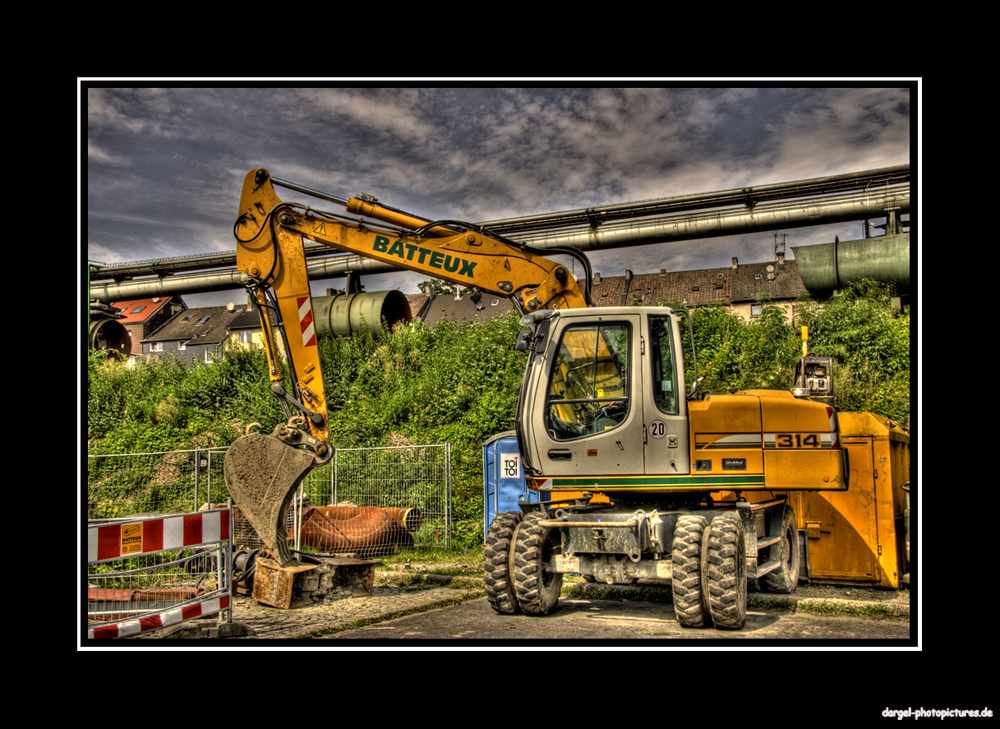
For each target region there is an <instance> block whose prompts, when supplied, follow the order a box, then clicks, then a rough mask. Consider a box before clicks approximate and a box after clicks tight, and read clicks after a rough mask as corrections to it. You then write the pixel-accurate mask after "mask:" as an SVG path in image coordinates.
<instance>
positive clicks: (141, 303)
mask: <svg viewBox="0 0 1000 729" xmlns="http://www.w3.org/2000/svg"><path fill="white" fill-rule="evenodd" d="M171 298H172V297H170V296H155V297H152V298H149V299H130V300H129V301H115V302H113V303H112V304H111V306H113V307H114V308H116V309H120V310H122V313H123V314H124V317H123V318H121V319H119V320H118V321H119V322H120V323H122V324H133V323H138V322H142V321H146V319H148V318H149V317H151V316H152V315H153V314H155V313H156V312H157V311H159V310H160V309H162V308H163V307H164V306H168V305H169V304H170V301H171Z"/></svg>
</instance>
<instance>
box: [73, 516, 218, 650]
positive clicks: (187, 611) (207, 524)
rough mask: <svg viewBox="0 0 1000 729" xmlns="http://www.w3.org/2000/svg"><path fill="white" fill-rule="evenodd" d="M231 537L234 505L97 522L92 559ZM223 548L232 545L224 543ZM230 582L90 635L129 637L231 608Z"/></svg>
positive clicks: (90, 539)
mask: <svg viewBox="0 0 1000 729" xmlns="http://www.w3.org/2000/svg"><path fill="white" fill-rule="evenodd" d="M221 542H229V509H222V510H218V511H203V512H199V513H197V514H178V515H176V516H173V515H172V516H164V517H158V518H154V519H135V520H126V521H121V522H116V523H114V524H104V525H100V526H92V527H88V529H87V562H88V564H94V563H97V562H107V561H110V560H114V559H121V558H123V557H139V556H142V555H145V554H155V553H157V552H166V551H170V550H174V549H186V548H189V547H198V546H201V545H204V544H218V543H221ZM224 548H225V549H226V550H227V552H228V549H229V545H228V544H225V545H224ZM231 595H232V593H231V585H229V586H227V589H225V590H220V591H217V592H213V593H210V594H208V595H204V596H200V597H199V598H198V599H197V600H195V601H191V602H186V603H184V604H183V605H178V606H177V607H172V608H168V609H166V610H159V611H157V612H154V613H147V614H145V615H140V616H138V617H134V618H129V619H126V620H120V621H118V622H115V623H108V624H103V625H95V626H94V627H92V628H89V629H88V631H87V636H88V637H89V638H91V639H93V638H124V637H127V636H130V635H137V634H138V633H142V632H144V631H147V630H157V629H159V628H166V627H169V626H171V625H176V624H178V623H182V622H184V621H185V620H191V619H193V618H202V617H205V616H208V615H214V614H217V613H219V612H221V611H223V610H228V609H229V605H230V600H231Z"/></svg>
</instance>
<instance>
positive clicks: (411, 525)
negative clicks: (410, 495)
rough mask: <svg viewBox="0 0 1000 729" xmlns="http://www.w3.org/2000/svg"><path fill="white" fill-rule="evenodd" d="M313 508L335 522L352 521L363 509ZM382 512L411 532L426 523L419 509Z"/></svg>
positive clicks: (342, 507) (387, 509) (396, 509)
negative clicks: (341, 520)
mask: <svg viewBox="0 0 1000 729" xmlns="http://www.w3.org/2000/svg"><path fill="white" fill-rule="evenodd" d="M311 508H313V509H315V510H316V511H318V512H320V513H321V514H322V515H323V516H325V517H326V518H327V519H332V520H334V521H337V520H340V519H352V518H354V517H355V516H357V515H358V514H360V513H361V509H362V507H360V506H313V507H311ZM382 511H384V512H385V513H386V514H388V515H389V516H391V517H392V518H393V520H394V521H395V522H396V523H397V524H399V525H400V526H401V527H403V528H404V529H406V530H407V531H409V532H415V531H417V530H418V529H419V528H420V527H421V526H422V525H423V523H424V514H423V512H422V511H421V510H420V509H417V508H384V509H382Z"/></svg>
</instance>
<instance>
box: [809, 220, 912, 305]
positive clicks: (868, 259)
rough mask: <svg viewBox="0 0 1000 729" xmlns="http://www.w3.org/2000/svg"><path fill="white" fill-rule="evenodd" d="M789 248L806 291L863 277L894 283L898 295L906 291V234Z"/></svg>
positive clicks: (829, 288) (830, 287) (834, 287)
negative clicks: (793, 252)
mask: <svg viewBox="0 0 1000 729" xmlns="http://www.w3.org/2000/svg"><path fill="white" fill-rule="evenodd" d="M792 250H793V251H795V260H796V261H797V263H798V267H799V276H800V277H801V278H802V283H803V284H804V285H805V287H806V288H807V289H809V291H813V292H827V291H834V290H837V289H841V288H843V287H844V286H845V285H846V284H848V283H850V282H852V281H857V280H859V279H862V278H870V279H874V280H876V281H890V282H892V283H895V284H896V286H897V289H898V293H901V294H903V293H907V292H908V291H909V286H910V234H909V233H900V234H898V235H885V236H880V237H878V238H867V239H862V240H848V241H837V242H835V243H822V244H820V245H813V246H799V247H796V246H792Z"/></svg>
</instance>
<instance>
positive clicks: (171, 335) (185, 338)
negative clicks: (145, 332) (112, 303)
mask: <svg viewBox="0 0 1000 729" xmlns="http://www.w3.org/2000/svg"><path fill="white" fill-rule="evenodd" d="M246 308H247V307H246V305H242V306H235V305H233V304H228V305H227V306H210V307H205V308H200V309H186V310H184V311H182V312H181V313H179V314H177V315H176V316H174V317H173V318H172V319H171V320H170V321H168V322H167V323H166V324H164V325H163V326H162V327H160V328H159V329H158V330H156V331H155V332H153V333H152V334H151V335H149V336H147V337H146V338H145V339H143V341H142V354H143V355H144V356H150V357H164V356H176V357H177V358H178V359H179V360H180V361H181V362H182V363H184V364H187V365H193V364H195V363H196V362H205V363H209V362H212V361H213V359H217V358H221V357H223V356H224V355H225V350H226V348H227V347H228V346H229V342H230V338H231V333H230V325H231V324H232V323H233V322H234V321H236V320H237V318H238V317H240V316H241V315H242V314H244V313H245V312H246Z"/></svg>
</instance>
